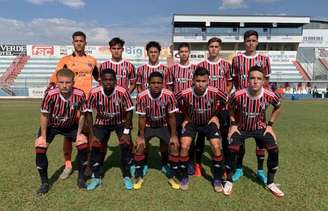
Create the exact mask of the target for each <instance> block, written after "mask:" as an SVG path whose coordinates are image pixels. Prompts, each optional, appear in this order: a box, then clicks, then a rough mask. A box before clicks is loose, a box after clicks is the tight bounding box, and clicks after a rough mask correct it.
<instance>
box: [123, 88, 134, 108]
mask: <svg viewBox="0 0 328 211" xmlns="http://www.w3.org/2000/svg"><path fill="white" fill-rule="evenodd" d="M123 107H124V109H125V111H132V110H133V109H134V106H133V102H132V100H131V97H130V95H129V93H128V92H127V91H125V92H124V94H123Z"/></svg>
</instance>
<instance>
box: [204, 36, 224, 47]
mask: <svg viewBox="0 0 328 211" xmlns="http://www.w3.org/2000/svg"><path fill="white" fill-rule="evenodd" d="M213 42H218V43H219V44H220V45H221V44H222V40H221V39H220V38H218V37H212V38H211V39H209V40H208V41H207V47H208V46H210V45H211V43H213Z"/></svg>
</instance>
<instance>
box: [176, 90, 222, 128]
mask: <svg viewBox="0 0 328 211" xmlns="http://www.w3.org/2000/svg"><path fill="white" fill-rule="evenodd" d="M177 102H178V106H179V108H180V110H181V111H182V112H183V113H184V114H185V115H186V116H187V117H189V118H190V120H191V121H192V122H193V123H194V124H196V125H205V124H207V123H208V122H209V121H210V119H211V118H212V117H213V116H214V115H215V113H216V111H218V110H220V108H221V107H225V105H226V103H227V95H226V94H225V93H224V92H222V91H221V90H219V89H217V88H215V87H212V86H208V87H207V89H206V91H205V92H204V94H203V95H197V94H196V93H195V91H194V88H188V89H186V90H183V91H181V92H180V93H179V94H178V97H177Z"/></svg>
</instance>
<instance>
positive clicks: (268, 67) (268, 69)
mask: <svg viewBox="0 0 328 211" xmlns="http://www.w3.org/2000/svg"><path fill="white" fill-rule="evenodd" d="M265 61H266V66H265V80H264V84H263V87H265V88H269V87H270V86H269V81H270V75H271V64H270V58H269V57H267V58H266V60H265Z"/></svg>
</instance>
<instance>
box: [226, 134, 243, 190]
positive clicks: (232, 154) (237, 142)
mask: <svg viewBox="0 0 328 211" xmlns="http://www.w3.org/2000/svg"><path fill="white" fill-rule="evenodd" d="M240 132H241V134H239V133H234V134H233V135H232V136H231V138H230V140H229V146H228V149H229V154H228V157H227V158H226V166H225V168H226V171H227V181H226V182H225V184H224V187H223V193H224V194H225V195H230V194H231V193H232V183H233V174H234V170H235V168H236V158H237V155H238V154H239V151H240V146H241V145H242V144H243V143H244V141H245V139H246V136H245V135H244V133H243V131H240Z"/></svg>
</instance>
